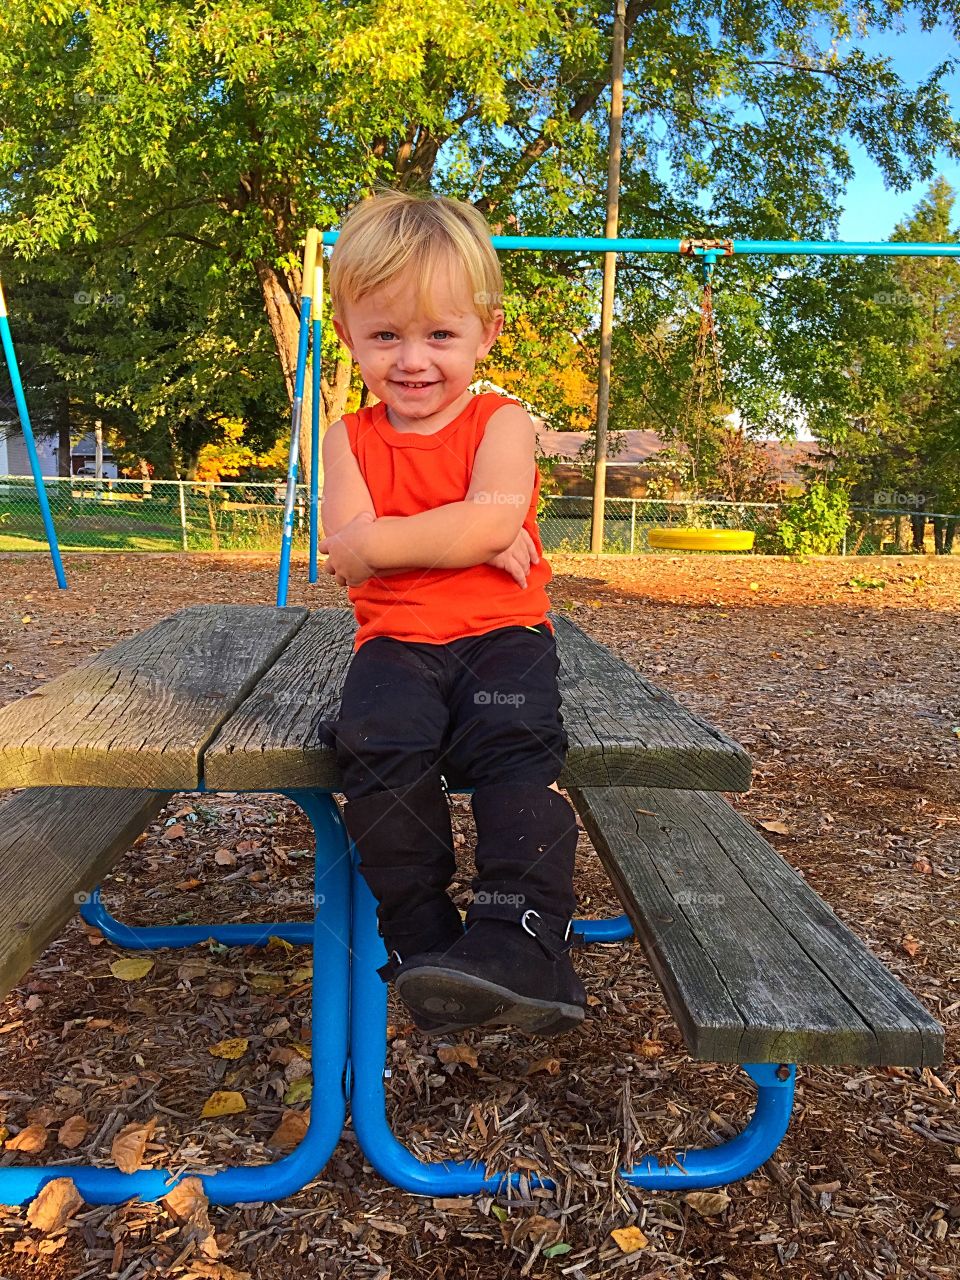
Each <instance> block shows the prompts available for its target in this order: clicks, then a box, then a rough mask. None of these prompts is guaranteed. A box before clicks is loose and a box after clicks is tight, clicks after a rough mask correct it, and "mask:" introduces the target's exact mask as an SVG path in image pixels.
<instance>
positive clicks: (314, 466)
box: [310, 252, 323, 582]
mask: <svg viewBox="0 0 960 1280" xmlns="http://www.w3.org/2000/svg"><path fill="white" fill-rule="evenodd" d="M322 340H323V254H322V253H320V252H318V254H317V266H316V270H315V271H314V276H313V366H312V369H311V372H312V374H313V377H312V379H311V389H312V391H313V398H312V401H311V406H310V408H311V412H310V581H311V582H316V580H317V577H318V575H319V569H318V566H317V542H318V538H319V534H318V528H319V524H320V468H319V466H318V459H319V457H320V357H321V343H322Z"/></svg>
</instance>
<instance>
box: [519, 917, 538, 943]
mask: <svg viewBox="0 0 960 1280" xmlns="http://www.w3.org/2000/svg"><path fill="white" fill-rule="evenodd" d="M528 918H532V919H534V920H539V919H540V918H541V917H540V912H539V911H533V910H532V909H531V910H529V911H525V912H524V913H523V915H522V916H521V917H520V924H521V925H522V926H523V928H524V929H525V930H526V932H527V933H529V935H530V937H531V938H537V939H538V940H539V937H540V935H539V934H538V933H535V932H534V931H533V929H531V928H530V926H529V925H528V924H527V919H528Z"/></svg>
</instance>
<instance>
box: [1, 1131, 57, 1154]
mask: <svg viewBox="0 0 960 1280" xmlns="http://www.w3.org/2000/svg"><path fill="white" fill-rule="evenodd" d="M49 1136H50V1135H49V1134H48V1133H47V1131H46V1129H45V1128H44V1127H43V1125H42V1124H28V1125H27V1127H26V1128H25V1129H21V1130H20V1132H19V1133H18V1134H16V1135H15V1136H14V1137H13V1138H8V1139H7V1141H6V1148H7V1150H8V1151H26V1152H28V1153H29V1154H31V1155H32V1154H33V1153H34V1152H36V1151H42V1150H43V1148H44V1147H45V1146H46V1145H47V1138H48V1137H49Z"/></svg>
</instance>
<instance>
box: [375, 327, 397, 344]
mask: <svg viewBox="0 0 960 1280" xmlns="http://www.w3.org/2000/svg"><path fill="white" fill-rule="evenodd" d="M373 336H374V337H375V338H382V339H383V340H384V341H385V342H389V341H390V339H391V338H395V337H396V336H397V335H396V334H395V333H391V332H390V330H389V329H381V330H380V332H379V333H375V334H374V335H373Z"/></svg>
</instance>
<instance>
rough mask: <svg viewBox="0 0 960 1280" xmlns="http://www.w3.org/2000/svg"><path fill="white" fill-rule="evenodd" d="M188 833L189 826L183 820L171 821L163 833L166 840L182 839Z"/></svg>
mask: <svg viewBox="0 0 960 1280" xmlns="http://www.w3.org/2000/svg"><path fill="white" fill-rule="evenodd" d="M186 834H187V828H186V827H185V826H184V825H183V823H182V822H174V823H171V825H170V826H169V827H167V829H166V831H164V833H163V839H164V840H180V839H181V838H182V837H183V836H185V835H186Z"/></svg>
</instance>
